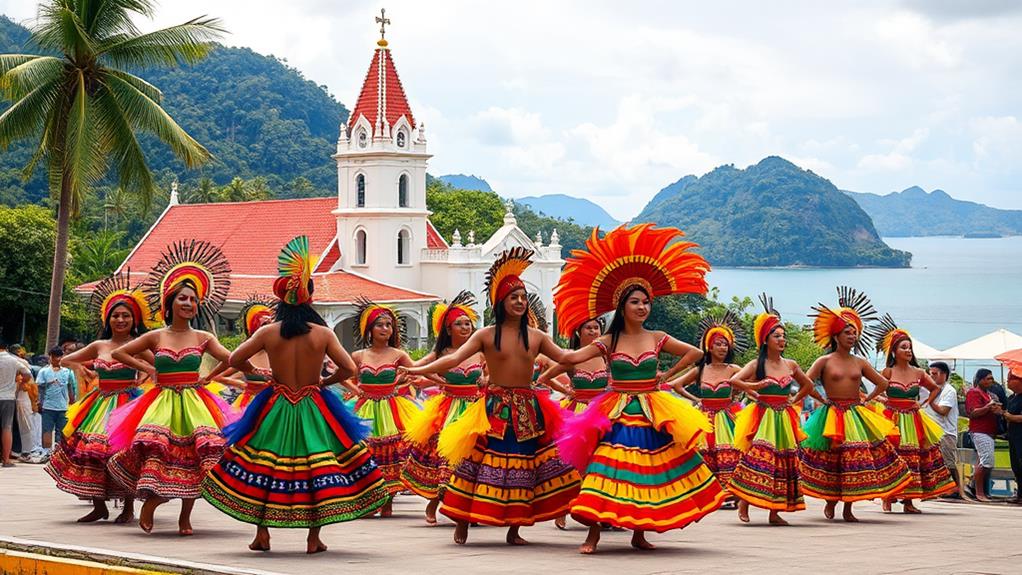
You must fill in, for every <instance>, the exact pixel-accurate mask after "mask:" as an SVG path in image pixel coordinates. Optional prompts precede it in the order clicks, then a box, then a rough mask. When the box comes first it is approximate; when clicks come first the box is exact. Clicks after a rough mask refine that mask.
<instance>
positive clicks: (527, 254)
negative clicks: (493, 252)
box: [486, 246, 535, 309]
mask: <svg viewBox="0 0 1022 575" xmlns="http://www.w3.org/2000/svg"><path fill="white" fill-rule="evenodd" d="M534 253H535V252H534V251H532V250H530V249H526V248H523V247H521V246H518V247H515V248H511V249H509V250H504V253H502V254H500V256H499V257H497V261H495V262H493V265H491V266H490V269H489V271H487V272H486V293H487V294H489V296H490V307H491V308H494V309H495V308H496V307H497V304H499V303H500V302H502V301H504V298H506V297H507V296H508V294H510V293H511V292H513V291H515V290H516V289H520V288H524V287H525V282H523V281H522V277H521V276H522V273H523V272H524V271H525V270H526V268H528V267H529V266H530V265H532V261H531V258H532V255H533V254H534Z"/></svg>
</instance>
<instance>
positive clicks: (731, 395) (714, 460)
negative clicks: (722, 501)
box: [670, 311, 746, 509]
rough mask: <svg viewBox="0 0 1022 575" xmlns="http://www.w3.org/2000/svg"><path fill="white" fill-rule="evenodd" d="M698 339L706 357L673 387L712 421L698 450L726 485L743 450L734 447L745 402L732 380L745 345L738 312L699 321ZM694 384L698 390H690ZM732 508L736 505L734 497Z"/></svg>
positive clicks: (731, 503)
mask: <svg viewBox="0 0 1022 575" xmlns="http://www.w3.org/2000/svg"><path fill="white" fill-rule="evenodd" d="M699 328H700V335H699V342H700V347H701V348H702V351H703V357H702V359H700V360H699V361H698V362H697V363H696V369H690V370H689V371H687V372H686V373H685V375H683V376H681V377H680V378H678V379H676V380H674V381H672V382H671V383H670V387H671V388H673V389H674V390H675V391H677V392H678V394H679V395H682V396H685V397H689V398H690V399H692V400H694V401H696V402H697V403H698V405H699V409H700V410H701V411H702V412H703V413H704V414H706V417H707V418H708V419H709V420H710V424H712V425H713V433H710V434H708V435H707V436H706V445H705V446H704V447H703V448H702V449H700V450H699V453H700V454H701V455H702V456H703V461H704V462H705V463H706V466H707V467H709V468H710V471H712V472H713V474H714V475H716V476H717V480H718V481H720V483H721V485H723V486H724V488H725V489H727V485H728V483H729V482H730V481H731V473H732V472H734V470H735V466H736V465H738V459H739V458H740V457H741V455H742V454H741V452H740V451H738V449H736V448H735V439H734V431H735V414H736V413H738V411H739V410H741V408H742V406H741V404H739V403H738V402H737V401H736V400H735V395H736V393H735V392H736V391H737V390H736V389H735V388H734V387H732V385H731V382H730V381H729V380H730V379H731V377H732V376H734V375H735V374H736V373H738V370H739V369H740V368H739V367H738V366H737V365H734V363H732V362H733V361H734V358H735V355H736V354H739V353H741V352H742V351H744V350H745V348H746V341H745V333H744V331H743V330H742V326H741V322H740V321H739V319H738V316H737V315H736V314H735V313H734V312H732V311H727V312H726V313H724V314H723V315H722V316H720V317H715V316H708V317H704V318H703V319H702V320H701V321H700V322H699ZM693 384H695V385H694V386H693V387H694V388H695V394H690V393H689V392H688V391H687V390H688V388H689V386H692V385H693ZM729 503H730V506H729V507H728V508H729V509H734V502H733V498H732V500H731V501H729Z"/></svg>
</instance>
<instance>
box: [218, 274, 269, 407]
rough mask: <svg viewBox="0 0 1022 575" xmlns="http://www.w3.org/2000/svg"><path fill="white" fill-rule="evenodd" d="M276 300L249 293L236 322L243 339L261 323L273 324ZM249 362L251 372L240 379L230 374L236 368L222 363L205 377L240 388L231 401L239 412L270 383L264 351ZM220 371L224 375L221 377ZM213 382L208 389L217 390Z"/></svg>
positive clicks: (250, 334) (259, 326) (267, 358)
mask: <svg viewBox="0 0 1022 575" xmlns="http://www.w3.org/2000/svg"><path fill="white" fill-rule="evenodd" d="M275 308H276V303H275V302H273V301H272V300H270V299H269V298H266V297H264V296H260V295H257V294H253V295H250V296H249V297H248V300H247V301H245V304H244V305H242V306H241V313H239V314H238V321H239V322H240V323H241V329H242V331H243V332H244V334H245V339H246V340H247V339H248V338H250V337H252V334H254V333H255V332H256V330H258V329H259V328H261V327H263V326H264V325H267V324H270V323H273V321H274V317H275ZM249 364H250V365H251V366H252V367H253V371H252V373H243V372H242V373H241V377H242V380H241V381H238V380H237V379H235V378H234V377H233V376H234V374H235V373H239V372H238V370H236V369H234V368H232V367H230V365H229V364H228V363H227V362H223V363H221V364H219V365H217V366H216V367H215V368H213V371H211V372H209V374H208V375H207V376H206V379H207V380H209V381H211V382H214V383H226V384H227V385H230V386H232V387H240V388H241V389H242V391H241V394H240V395H238V397H237V398H235V400H234V401H233V402H232V403H231V407H233V408H234V409H236V410H237V411H238V412H243V411H245V408H247V407H248V405H249V403H251V402H252V400H253V399H254V398H255V396H257V395H259V393H260V392H261V391H263V390H264V389H266V388H268V387H271V386H272V385H273V371H272V370H271V369H270V360H269V357H268V356H267V355H266V352H265V351H260V352H259V353H257V354H255V355H254V356H252V358H251V359H250V360H249ZM221 374H223V375H222V376H221ZM214 383H211V384H210V385H209V386H207V387H208V388H209V389H210V391H213V392H214V393H216V391H215V389H214V387H213V386H214Z"/></svg>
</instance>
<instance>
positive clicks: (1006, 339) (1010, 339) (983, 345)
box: [916, 329, 1022, 360]
mask: <svg viewBox="0 0 1022 575" xmlns="http://www.w3.org/2000/svg"><path fill="white" fill-rule="evenodd" d="M1020 347H1022V335H1018V334H1017V333H1012V332H1010V331H1008V330H1006V329H998V330H996V331H992V332H990V333H988V334H986V335H982V336H980V337H977V338H976V339H973V340H970V341H967V342H965V343H960V344H958V345H956V346H954V347H951V348H948V349H945V350H944V351H942V352H939V353H938V354H937V355H936V356H934V357H931V358H927V359H973V360H975V359H985V360H993V359H994V356H997V355H1000V354H1002V353H1004V352H1006V351H1011V350H1013V349H1018V348H1020ZM916 355H918V356H919V357H924V356H923V355H921V354H919V353H918V352H917V354H916Z"/></svg>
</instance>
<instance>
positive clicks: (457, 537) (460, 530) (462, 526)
mask: <svg viewBox="0 0 1022 575" xmlns="http://www.w3.org/2000/svg"><path fill="white" fill-rule="evenodd" d="M466 541H468V522H467V521H458V523H457V525H455V526H454V542H455V543H457V544H458V545H464V544H465V542H466Z"/></svg>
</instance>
